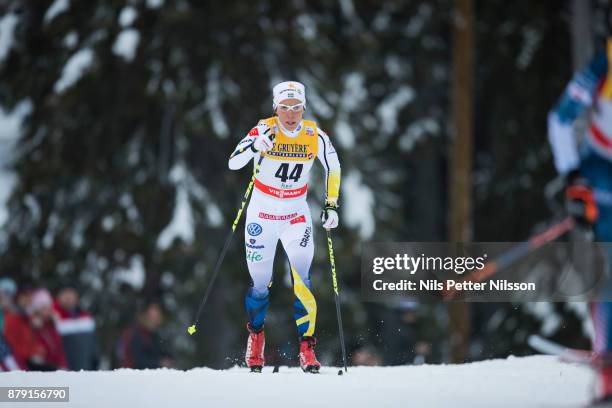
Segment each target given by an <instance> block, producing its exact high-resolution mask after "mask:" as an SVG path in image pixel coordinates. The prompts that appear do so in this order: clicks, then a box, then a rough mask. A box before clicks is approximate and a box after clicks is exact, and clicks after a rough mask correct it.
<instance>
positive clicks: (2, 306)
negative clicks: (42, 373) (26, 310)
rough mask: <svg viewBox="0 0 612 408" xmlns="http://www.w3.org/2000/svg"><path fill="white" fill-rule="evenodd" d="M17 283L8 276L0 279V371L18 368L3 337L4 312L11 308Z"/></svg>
mask: <svg viewBox="0 0 612 408" xmlns="http://www.w3.org/2000/svg"><path fill="white" fill-rule="evenodd" d="M16 293H17V285H16V284H15V281H14V280H12V279H10V278H2V279H0V371H13V370H19V368H20V367H19V365H18V364H17V361H16V360H15V357H13V351H12V350H11V348H10V346H9V345H8V343H7V342H6V340H5V338H4V314H5V313H6V312H11V311H12V310H13V297H14V296H15V294H16Z"/></svg>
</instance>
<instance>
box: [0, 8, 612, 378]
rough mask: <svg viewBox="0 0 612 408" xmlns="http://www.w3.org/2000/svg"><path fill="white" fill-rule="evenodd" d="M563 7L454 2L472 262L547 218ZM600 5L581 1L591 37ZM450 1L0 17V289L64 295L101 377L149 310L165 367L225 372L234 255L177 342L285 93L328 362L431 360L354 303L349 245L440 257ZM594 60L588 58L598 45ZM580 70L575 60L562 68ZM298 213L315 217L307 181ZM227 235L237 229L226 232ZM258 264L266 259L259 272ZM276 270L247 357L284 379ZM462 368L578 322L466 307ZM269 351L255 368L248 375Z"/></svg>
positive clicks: (562, 73)
mask: <svg viewBox="0 0 612 408" xmlns="http://www.w3.org/2000/svg"><path fill="white" fill-rule="evenodd" d="M571 3H572V2H571V1H556V2H533V1H527V0H521V1H513V2H508V1H504V0H487V1H475V18H476V21H475V25H474V35H475V44H476V46H475V70H474V81H475V95H474V98H473V101H474V112H475V114H474V140H475V146H474V156H473V157H474V169H473V178H472V179H473V183H474V187H473V200H474V201H473V206H474V208H473V224H472V238H473V240H475V241H520V240H523V239H525V238H527V237H528V236H529V235H530V234H531V233H532V232H533V231H534V230H535V228H536V227H537V226H538V225H542V224H545V223H547V222H548V221H549V220H550V219H551V217H552V216H553V213H552V210H551V209H550V208H549V207H548V206H547V205H546V199H545V197H544V191H543V189H544V186H545V185H546V183H547V182H549V181H550V180H551V179H553V178H554V177H555V172H554V168H553V165H552V157H551V154H550V151H549V147H548V143H547V138H546V113H547V111H548V110H549V109H550V108H551V106H552V104H553V103H554V102H555V101H556V99H557V98H558V96H559V95H560V93H561V91H562V89H563V87H564V85H565V83H566V82H567V80H569V78H570V76H571V74H572V72H573V69H574V67H573V62H572V46H571V33H570V26H571V24H570V23H571V19H572V13H571ZM602 3H603V2H600V1H593V2H591V3H590V4H591V6H592V11H593V21H594V25H593V26H592V27H591V28H592V32H591V34H592V36H593V38H597V36H598V35H599V36H600V37H601V34H602V32H603V22H602V20H603V19H602V15H603V13H604V11H603V8H604V6H603V4H602ZM452 8H453V1H452V0H435V1H414V0H388V1H367V0H363V1H360V0H341V1H331V0H318V1H310V0H309V1H306V0H292V1H288V2H282V3H278V2H274V1H272V0H258V1H250V2H248V1H226V2H222V3H220V2H213V1H188V0H181V1H169V0H167V1H163V0H146V1H144V0H113V1H93V0H92V1H75V0H72V1H71V0H55V1H38V0H26V1H21V0H0V168H1V169H0V273H1V274H2V275H8V276H11V277H14V278H15V279H16V280H17V281H18V282H20V283H24V282H29V283H33V284H36V285H45V286H47V287H49V288H54V287H57V285H59V284H60V283H63V282H73V283H77V284H78V285H79V287H80V289H81V292H82V294H83V301H84V304H85V305H86V306H87V307H88V308H89V309H90V310H91V311H92V312H93V313H94V315H95V316H96V322H97V325H98V333H99V337H100V343H101V346H102V350H103V353H104V357H105V361H106V363H107V367H110V366H112V364H113V358H114V357H113V347H114V342H115V340H116V339H117V337H118V336H119V333H120V332H121V330H122V328H123V327H125V325H127V324H129V323H131V321H132V319H133V315H134V314H133V313H134V310H135V308H136V306H137V304H138V301H142V300H143V299H147V298H158V299H161V300H162V301H163V305H164V307H165V308H166V325H165V326H164V335H165V338H166V339H167V342H168V346H169V348H170V349H171V350H172V351H173V353H174V355H175V356H176V358H177V363H178V366H179V367H181V368H189V367H193V366H201V365H207V366H211V367H228V366H230V365H233V364H235V363H236V362H240V361H241V360H242V354H243V352H244V345H245V341H246V331H245V328H244V326H245V314H244V311H243V306H242V305H243V295H244V292H245V290H246V288H247V285H248V273H247V270H246V264H245V261H244V254H243V246H242V245H241V244H240V242H241V240H242V237H237V238H238V239H236V240H235V241H234V243H233V245H232V247H231V249H230V253H229V254H228V256H227V258H226V260H225V262H224V266H223V269H222V271H221V274H220V276H219V279H218V281H217V283H216V286H215V288H214V290H213V292H212V295H211V299H210V302H209V304H208V305H207V307H206V308H205V311H204V315H203V317H202V319H201V325H200V330H199V332H198V334H197V335H196V336H194V337H189V336H188V335H187V334H186V331H185V329H186V327H187V326H188V325H189V324H190V323H191V320H192V318H193V314H194V312H195V310H196V308H197V305H198V302H199V301H200V298H201V296H202V294H203V293H204V290H205V288H206V285H207V279H208V278H209V273H210V272H211V270H212V268H213V266H214V263H215V261H216V259H217V256H218V254H219V252H220V249H221V246H222V243H223V241H224V239H225V236H226V234H227V232H228V229H229V223H230V222H231V220H232V219H233V216H234V214H235V211H236V209H237V206H238V204H239V202H240V198H241V196H242V194H243V191H244V188H245V187H246V184H247V182H248V179H249V177H250V173H249V171H248V170H246V169H245V170H244V171H241V172H232V171H229V170H228V169H227V158H228V155H229V154H230V153H231V151H232V148H233V147H234V146H235V144H236V143H237V141H238V140H239V139H240V138H241V137H243V136H244V134H245V133H246V132H248V130H249V129H250V128H251V127H252V126H253V125H254V124H255V123H256V121H257V120H258V119H259V118H262V117H267V116H269V115H270V114H271V95H270V94H271V91H270V89H271V86H272V85H273V84H274V83H276V82H279V81H281V80H286V79H296V80H299V81H301V82H303V83H304V84H305V85H306V87H307V93H308V98H309V109H308V111H307V114H306V116H307V117H308V118H311V119H315V120H317V121H318V122H319V124H320V126H321V127H322V128H323V129H325V130H326V131H327V132H328V133H329V134H330V137H331V138H332V140H333V142H334V144H335V146H336V148H337V149H338V151H339V155H340V159H341V162H342V165H343V180H342V190H341V228H339V229H338V230H337V231H334V237H335V241H334V244H335V248H336V252H337V253H336V262H337V267H338V273H339V276H340V288H341V296H342V299H343V312H344V323H345V331H346V337H347V342H348V349H349V352H350V353H351V354H353V353H354V352H356V351H357V350H359V349H360V348H367V349H368V350H370V351H372V352H375V353H377V354H379V355H380V356H381V358H382V362H383V363H384V364H400V363H408V362H412V361H413V359H414V355H415V342H416V341H424V342H425V343H427V344H428V345H429V347H430V348H431V351H430V352H429V353H428V357H427V361H431V362H439V361H449V355H448V338H449V333H448V332H447V330H446V326H447V323H448V317H447V313H446V310H447V308H446V306H444V305H440V306H421V307H414V305H383V304H374V303H363V302H361V301H360V288H359V284H360V251H361V250H360V248H361V245H362V243H363V242H367V241H444V240H447V239H448V233H447V230H448V211H447V208H448V193H447V189H448V175H447V173H448V145H449V143H448V139H449V135H448V134H449V132H448V127H449V109H450V100H449V89H450V86H451V85H450V69H451V66H450V61H451V44H452V38H451V37H452V36H451V32H452V30H451V19H452V13H451V10H452ZM600 37H599V38H600ZM584 49H586V50H588V49H589V46H584ZM314 176H315V179H314V180H313V182H312V183H311V185H313V186H316V187H315V188H314V189H313V190H311V193H310V195H309V201H310V203H311V208H312V211H313V214H318V213H319V211H320V208H321V204H322V189H321V187H320V186H321V183H320V181H321V178H322V171H321V170H320V169H319V170H318V171H315V174H314ZM241 225H242V224H241ZM323 236H324V234H323V230H322V229H321V228H320V227H319V225H318V224H317V228H315V240H316V241H315V242H316V243H317V252H316V254H315V262H314V266H313V272H312V275H313V285H314V291H315V294H316V296H317V301H318V303H319V317H318V320H317V327H318V330H317V331H318V337H319V346H318V350H319V354H320V355H321V356H320V357H321V360H322V362H323V363H324V364H325V363H327V364H330V363H337V362H338V361H339V360H338V353H339V350H338V348H339V347H338V340H337V326H336V316H335V311H334V304H333V297H332V293H333V292H332V290H331V279H330V276H329V264H328V259H327V251H326V247H325V245H324V241H323ZM279 253H282V252H280V251H279ZM289 287H290V282H289V279H288V277H287V275H286V268H285V261H284V259H282V257H281V256H280V255H279V256H277V265H276V269H275V288H274V290H273V292H272V305H271V312H270V314H269V318H268V320H267V336H268V341H267V343H268V350H272V351H274V350H276V352H277V353H278V354H280V355H281V356H282V357H283V358H284V359H285V360H284V362H285V363H292V364H295V363H296V354H297V351H296V347H297V346H296V343H297V342H296V339H295V328H294V323H293V321H292V317H291V316H292V313H291V299H292V297H291V296H292V293H291V290H290V289H289ZM470 309H471V315H472V321H473V324H472V329H471V330H472V342H471V345H472V347H471V349H470V359H482V358H490V357H499V356H506V355H508V354H509V353H513V354H519V355H520V354H525V353H529V349H528V348H527V347H526V346H525V344H524V339H525V336H526V334H527V333H530V332H538V331H540V332H542V331H543V332H545V334H547V335H548V336H550V337H553V338H557V339H560V340H563V341H564V342H565V343H566V344H569V345H575V346H580V347H586V345H587V344H588V340H587V339H588V337H587V333H586V332H585V330H583V328H582V323H583V320H584V315H585V308H584V305H567V304H545V303H543V304H537V305H535V304H533V305H522V306H521V305H511V304H478V305H471V306H470ZM272 351H271V352H272Z"/></svg>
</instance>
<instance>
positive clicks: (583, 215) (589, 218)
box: [565, 171, 599, 225]
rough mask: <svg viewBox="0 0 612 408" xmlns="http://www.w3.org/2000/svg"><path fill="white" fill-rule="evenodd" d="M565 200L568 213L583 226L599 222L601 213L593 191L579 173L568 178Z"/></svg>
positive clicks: (573, 173) (576, 172)
mask: <svg viewBox="0 0 612 408" xmlns="http://www.w3.org/2000/svg"><path fill="white" fill-rule="evenodd" d="M565 200H566V201H565V206H566V208H567V212H568V213H569V214H570V215H573V216H574V218H576V220H577V221H578V222H580V223H581V224H585V225H593V224H594V223H595V221H597V217H598V215H599V213H598V211H597V204H596V203H595V197H594V195H593V190H592V189H591V187H590V186H589V184H588V183H587V181H586V180H585V179H584V178H582V177H581V176H580V173H578V171H573V172H571V173H570V174H569V175H568V176H567V186H566V188H565Z"/></svg>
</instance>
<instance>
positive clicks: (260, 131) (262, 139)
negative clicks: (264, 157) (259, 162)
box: [253, 123, 274, 153]
mask: <svg viewBox="0 0 612 408" xmlns="http://www.w3.org/2000/svg"><path fill="white" fill-rule="evenodd" d="M272 147H274V135H273V134H272V130H271V129H270V127H269V126H268V125H266V124H265V123H260V124H259V125H257V137H256V139H255V142H254V143H253V150H255V151H256V152H258V153H265V152H267V151H268V150H270V149H272Z"/></svg>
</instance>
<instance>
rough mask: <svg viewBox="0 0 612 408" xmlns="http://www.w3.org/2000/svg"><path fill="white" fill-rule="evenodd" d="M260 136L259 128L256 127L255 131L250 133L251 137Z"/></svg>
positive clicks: (252, 130)
mask: <svg viewBox="0 0 612 408" xmlns="http://www.w3.org/2000/svg"><path fill="white" fill-rule="evenodd" d="M258 135H259V131H258V130H257V126H255V127H254V128H253V129H251V131H250V132H249V136H258Z"/></svg>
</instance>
